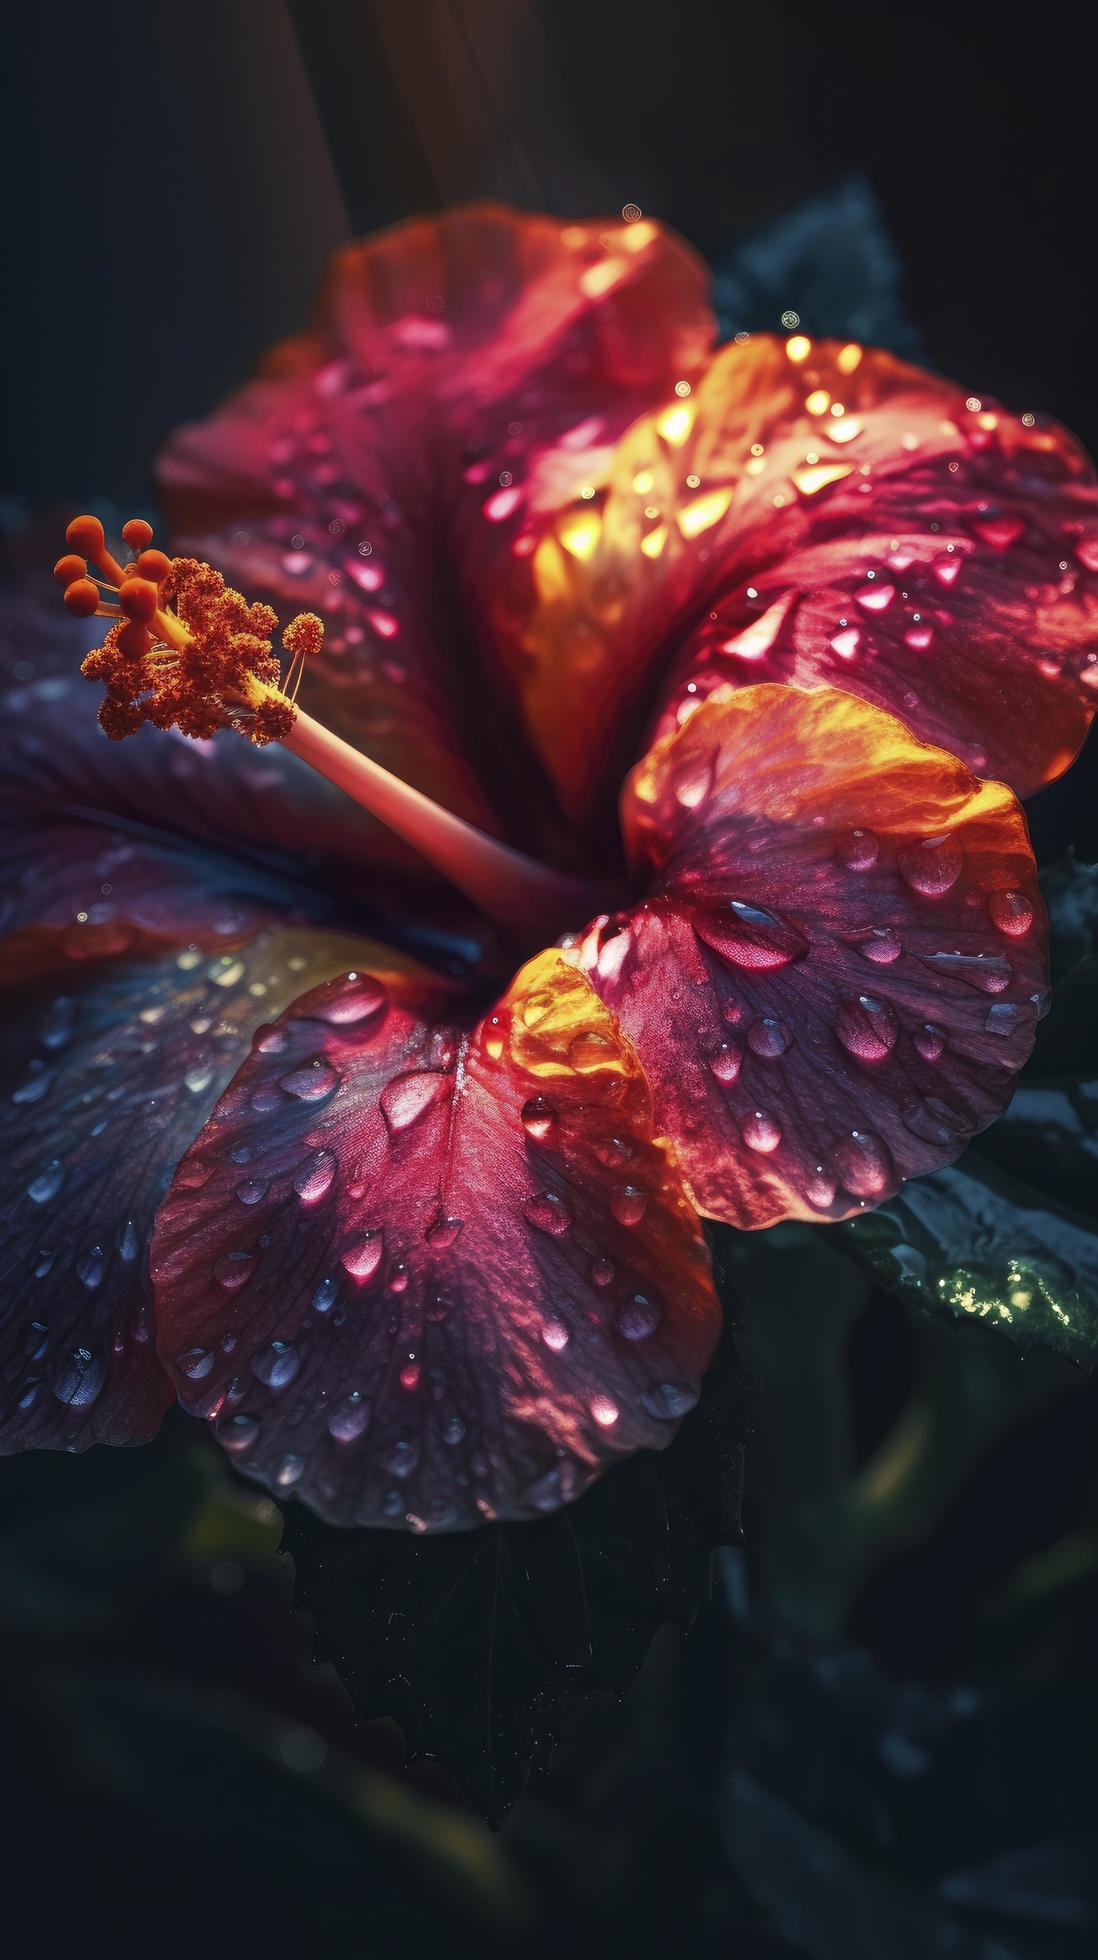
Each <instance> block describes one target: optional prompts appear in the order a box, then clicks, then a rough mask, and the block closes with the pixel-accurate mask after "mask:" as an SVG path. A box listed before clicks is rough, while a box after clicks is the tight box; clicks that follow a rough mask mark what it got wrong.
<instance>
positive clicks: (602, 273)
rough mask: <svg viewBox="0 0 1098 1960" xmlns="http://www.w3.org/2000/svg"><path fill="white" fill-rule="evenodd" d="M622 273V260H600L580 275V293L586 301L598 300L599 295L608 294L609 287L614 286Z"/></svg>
mask: <svg viewBox="0 0 1098 1960" xmlns="http://www.w3.org/2000/svg"><path fill="white" fill-rule="evenodd" d="M624 273H625V260H624V259H615V258H610V259H602V260H601V261H600V262H599V264H597V265H589V266H588V268H587V270H586V272H581V273H580V282H579V283H580V291H581V293H583V294H584V295H585V297H586V298H587V299H598V297H599V295H600V293H608V292H609V291H610V288H611V286H616V285H617V284H618V282H619V281H620V280H621V279H622V277H623V276H624Z"/></svg>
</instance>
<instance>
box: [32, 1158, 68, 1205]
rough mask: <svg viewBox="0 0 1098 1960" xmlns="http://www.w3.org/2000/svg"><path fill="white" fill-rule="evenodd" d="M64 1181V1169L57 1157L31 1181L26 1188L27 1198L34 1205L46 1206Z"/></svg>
mask: <svg viewBox="0 0 1098 1960" xmlns="http://www.w3.org/2000/svg"><path fill="white" fill-rule="evenodd" d="M64 1181H65V1167H64V1165H63V1164H62V1162H61V1159H60V1158H59V1157H54V1158H53V1159H52V1161H51V1162H50V1163H48V1164H47V1165H46V1166H45V1169H44V1170H41V1171H39V1173H38V1176H37V1177H35V1178H32V1179H31V1182H30V1183H29V1184H28V1186H27V1196H28V1198H31V1199H33V1201H34V1203H35V1204H36V1205H48V1204H49V1202H50V1200H51V1198H56V1196H57V1193H58V1192H59V1191H60V1189H61V1186H62V1184H63V1183H64Z"/></svg>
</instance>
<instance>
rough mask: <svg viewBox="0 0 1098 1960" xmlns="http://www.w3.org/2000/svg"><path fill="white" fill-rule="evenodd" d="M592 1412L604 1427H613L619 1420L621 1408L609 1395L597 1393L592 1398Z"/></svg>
mask: <svg viewBox="0 0 1098 1960" xmlns="http://www.w3.org/2000/svg"><path fill="white" fill-rule="evenodd" d="M591 1414H592V1415H593V1416H594V1418H595V1421H596V1422H597V1423H598V1424H599V1425H600V1427H601V1428H603V1429H611V1428H612V1427H613V1425H614V1424H615V1423H616V1422H617V1420H618V1417H619V1415H620V1414H621V1410H620V1409H619V1408H618V1405H617V1403H616V1402H614V1401H612V1399H611V1397H610V1396H609V1395H595V1396H593V1397H592V1400H591Z"/></svg>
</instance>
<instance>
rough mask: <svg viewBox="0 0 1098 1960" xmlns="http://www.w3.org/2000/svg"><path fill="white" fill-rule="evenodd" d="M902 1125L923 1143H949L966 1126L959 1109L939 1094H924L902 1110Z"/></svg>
mask: <svg viewBox="0 0 1098 1960" xmlns="http://www.w3.org/2000/svg"><path fill="white" fill-rule="evenodd" d="M903 1119H904V1125H905V1127H906V1128H907V1129H909V1130H910V1131H911V1134H912V1136H915V1137H920V1138H921V1139H922V1141H923V1142H924V1143H937V1144H951V1143H956V1141H957V1138H958V1137H960V1136H962V1135H963V1134H964V1131H965V1129H966V1127H967V1125H966V1122H965V1118H964V1116H963V1115H962V1113H961V1111H960V1110H958V1109H954V1108H953V1107H952V1106H951V1104H949V1103H947V1102H943V1101H942V1099H941V1097H940V1096H924V1097H923V1098H922V1099H921V1101H919V1102H917V1103H914V1104H912V1106H911V1108H910V1109H905V1110H904V1112H903Z"/></svg>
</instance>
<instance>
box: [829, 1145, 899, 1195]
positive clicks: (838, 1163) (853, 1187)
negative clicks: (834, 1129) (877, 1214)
mask: <svg viewBox="0 0 1098 1960" xmlns="http://www.w3.org/2000/svg"><path fill="white" fill-rule="evenodd" d="M834 1161H835V1168H836V1170H837V1171H838V1173H839V1176H840V1178H841V1179H842V1181H843V1184H844V1185H845V1187H846V1189H847V1190H848V1191H849V1192H850V1193H851V1195H852V1196H853V1197H855V1198H877V1197H880V1194H881V1192H882V1191H884V1190H885V1189H886V1188H887V1186H888V1184H889V1181H890V1180H891V1178H892V1176H893V1169H892V1159H891V1157H890V1156H889V1153H888V1146H887V1144H885V1143H883V1142H882V1141H881V1138H880V1137H878V1136H874V1134H873V1132H872V1130H852V1131H851V1133H850V1135H849V1136H848V1137H844V1138H843V1140H842V1142H841V1143H840V1144H839V1145H838V1146H837V1148H836V1150H835V1152H834Z"/></svg>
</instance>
